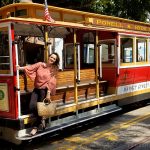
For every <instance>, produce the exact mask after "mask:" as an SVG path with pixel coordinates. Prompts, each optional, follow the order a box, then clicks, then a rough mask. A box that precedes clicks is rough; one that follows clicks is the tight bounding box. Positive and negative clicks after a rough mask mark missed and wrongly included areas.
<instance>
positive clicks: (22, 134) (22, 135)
mask: <svg viewBox="0 0 150 150" xmlns="http://www.w3.org/2000/svg"><path fill="white" fill-rule="evenodd" d="M106 107H107V108H106ZM106 107H105V108H103V109H101V110H100V111H98V112H97V113H95V114H93V115H91V116H90V115H89V114H90V113H91V112H83V113H82V114H78V115H77V117H76V119H74V120H72V121H68V122H66V123H62V124H59V123H58V125H55V126H52V127H47V128H46V129H45V130H41V131H39V132H38V133H37V134H36V135H34V136H30V135H28V134H26V132H28V131H29V129H28V131H27V129H24V130H20V131H18V135H16V139H18V140H21V141H24V140H31V139H34V138H37V137H41V136H43V135H46V134H49V133H54V132H55V131H58V130H62V129H64V128H67V127H69V126H73V125H76V124H80V123H83V122H85V121H88V120H91V119H95V118H98V117H101V116H105V115H108V114H111V113H114V112H117V111H121V110H122V108H120V107H119V106H117V105H115V104H112V105H109V106H106ZM56 124H57V123H56ZM30 130H31V129H30Z"/></svg>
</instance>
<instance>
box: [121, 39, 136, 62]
mask: <svg viewBox="0 0 150 150" xmlns="http://www.w3.org/2000/svg"><path fill="white" fill-rule="evenodd" d="M120 42H121V61H122V62H123V63H132V62H133V39H131V38H121V40H120Z"/></svg>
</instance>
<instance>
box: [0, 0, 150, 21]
mask: <svg viewBox="0 0 150 150" xmlns="http://www.w3.org/2000/svg"><path fill="white" fill-rule="evenodd" d="M14 1H15V2H18V1H19V0H1V1H0V6H4V5H8V4H11V3H13V2H14ZM32 1H33V2H35V3H41V4H43V3H44V0H32ZM47 1H48V4H49V5H53V6H58V7H64V8H70V9H76V10H81V11H88V12H94V13H100V14H104V15H111V16H116V17H121V18H126V19H131V20H137V21H146V20H147V18H148V15H149V14H150V0H55V1H54V0H47Z"/></svg>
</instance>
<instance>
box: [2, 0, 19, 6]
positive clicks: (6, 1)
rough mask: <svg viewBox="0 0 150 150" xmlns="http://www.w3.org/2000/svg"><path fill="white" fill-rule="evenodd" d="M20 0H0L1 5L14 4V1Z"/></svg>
mask: <svg viewBox="0 0 150 150" xmlns="http://www.w3.org/2000/svg"><path fill="white" fill-rule="evenodd" d="M19 1H20V0H1V1H0V7H3V6H5V5H8V4H12V3H13V2H16V3H17V2H19Z"/></svg>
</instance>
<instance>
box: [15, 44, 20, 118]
mask: <svg viewBox="0 0 150 150" xmlns="http://www.w3.org/2000/svg"><path fill="white" fill-rule="evenodd" d="M15 52H16V65H17V66H18V65H19V63H18V45H17V43H15ZM16 75H17V89H18V90H17V95H18V117H19V118H20V116H21V104H20V90H19V89H20V82H19V70H16Z"/></svg>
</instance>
